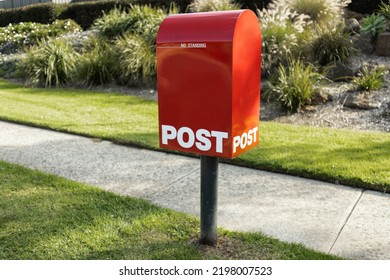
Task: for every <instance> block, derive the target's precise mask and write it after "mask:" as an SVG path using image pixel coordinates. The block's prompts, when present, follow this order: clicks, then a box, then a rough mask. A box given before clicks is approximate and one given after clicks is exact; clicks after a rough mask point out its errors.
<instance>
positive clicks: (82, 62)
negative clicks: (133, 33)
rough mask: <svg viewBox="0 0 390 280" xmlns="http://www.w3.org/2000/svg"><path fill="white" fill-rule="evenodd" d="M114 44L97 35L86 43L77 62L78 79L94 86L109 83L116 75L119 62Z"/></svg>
mask: <svg viewBox="0 0 390 280" xmlns="http://www.w3.org/2000/svg"><path fill="white" fill-rule="evenodd" d="M116 62H117V61H116V58H115V54H114V50H113V46H112V45H110V44H109V43H108V42H107V41H105V40H101V39H100V38H98V37H96V36H91V37H90V38H89V40H88V41H86V42H85V43H84V52H83V53H82V54H81V55H80V56H79V59H78V61H77V64H76V71H75V73H76V74H75V76H76V80H78V81H80V82H81V84H83V85H87V86H92V85H102V84H106V83H109V82H111V81H112V80H113V78H114V77H115V76H116V72H117V71H116V69H117V63H116Z"/></svg>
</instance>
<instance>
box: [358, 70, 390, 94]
mask: <svg viewBox="0 0 390 280" xmlns="http://www.w3.org/2000/svg"><path fill="white" fill-rule="evenodd" d="M386 73H387V70H386V69H385V68H384V67H381V66H378V67H373V68H369V67H368V66H364V67H363V69H362V70H361V71H359V73H358V76H357V77H355V78H354V79H353V83H354V84H355V85H356V88H357V90H365V91H372V90H378V89H381V88H382V87H383V85H384V83H385V75H386Z"/></svg>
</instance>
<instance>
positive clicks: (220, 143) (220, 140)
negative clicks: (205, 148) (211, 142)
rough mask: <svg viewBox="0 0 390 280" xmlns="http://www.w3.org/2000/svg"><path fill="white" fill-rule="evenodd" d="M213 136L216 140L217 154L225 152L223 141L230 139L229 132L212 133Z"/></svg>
mask: <svg viewBox="0 0 390 280" xmlns="http://www.w3.org/2000/svg"><path fill="white" fill-rule="evenodd" d="M211 136H213V137H215V138H216V140H215V142H216V147H215V151H216V152H217V153H222V152H223V139H228V137H229V134H228V133H227V132H221V131H211Z"/></svg>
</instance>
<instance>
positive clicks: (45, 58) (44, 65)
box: [19, 39, 76, 86]
mask: <svg viewBox="0 0 390 280" xmlns="http://www.w3.org/2000/svg"><path fill="white" fill-rule="evenodd" d="M75 65H76V54H75V52H74V50H73V49H72V47H71V46H70V44H69V43H68V42H67V41H66V40H65V39H55V40H50V41H46V40H42V41H41V42H40V43H38V45H34V46H32V47H31V48H30V49H28V50H27V51H26V57H25V58H24V59H23V60H22V61H21V63H20V64H19V67H21V69H22V70H23V71H24V72H25V73H26V75H27V78H28V79H30V80H31V82H32V83H33V84H34V85H45V86H52V85H55V86H60V85H62V84H65V83H66V82H67V81H68V80H69V79H70V78H71V75H72V74H73V72H74V70H75Z"/></svg>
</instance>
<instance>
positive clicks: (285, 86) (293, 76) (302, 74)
mask: <svg viewBox="0 0 390 280" xmlns="http://www.w3.org/2000/svg"><path fill="white" fill-rule="evenodd" d="M323 80H325V77H324V75H322V74H321V73H319V70H318V68H316V67H315V66H313V65H312V64H304V63H303V62H302V61H301V60H299V59H298V60H295V59H289V61H288V65H287V67H284V66H283V65H279V67H278V69H277V71H276V73H275V74H274V76H273V77H272V78H271V79H270V85H271V87H270V92H271V93H274V94H276V95H277V96H278V100H279V101H280V102H281V103H282V104H283V106H284V107H286V109H287V110H288V111H290V112H296V111H300V110H301V109H302V107H303V106H305V105H308V104H309V103H310V101H311V99H312V97H313V96H314V94H315V93H316V92H317V91H318V88H319V84H320V82H321V81H323Z"/></svg>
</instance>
